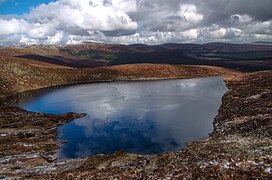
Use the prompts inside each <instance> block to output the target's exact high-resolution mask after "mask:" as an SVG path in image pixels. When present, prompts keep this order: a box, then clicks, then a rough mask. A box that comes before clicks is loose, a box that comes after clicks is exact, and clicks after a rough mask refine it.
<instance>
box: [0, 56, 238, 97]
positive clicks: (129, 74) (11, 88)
mask: <svg viewBox="0 0 272 180" xmlns="http://www.w3.org/2000/svg"><path fill="white" fill-rule="evenodd" d="M0 70H1V71H0V95H8V94H13V93H16V92H21V91H26V90H31V89H38V88H43V87H48V86H54V85H62V84H72V83H80V82H97V81H116V80H137V79H165V78H194V77H209V76H226V77H227V78H232V77H235V76H236V75H239V74H240V73H238V72H236V71H234V70H230V69H225V68H220V67H210V66H185V65H164V64H156V65H155V64H134V65H118V66H109V67H97V68H90V69H61V68H56V67H54V66H52V67H50V68H48V67H37V66H36V65H35V66H33V65H31V64H29V63H25V62H22V61H21V60H18V59H16V58H14V59H12V58H9V59H8V60H7V59H0Z"/></svg>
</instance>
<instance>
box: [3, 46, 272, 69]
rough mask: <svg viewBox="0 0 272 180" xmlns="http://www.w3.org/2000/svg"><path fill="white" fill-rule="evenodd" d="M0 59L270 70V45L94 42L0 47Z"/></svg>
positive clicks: (72, 64) (60, 64)
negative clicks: (154, 44) (150, 44)
mask: <svg viewBox="0 0 272 180" xmlns="http://www.w3.org/2000/svg"><path fill="white" fill-rule="evenodd" d="M0 58H16V59H20V60H21V61H24V62H27V63H31V64H32V65H37V66H41V64H40V63H41V62H42V63H43V66H48V64H54V65H55V66H58V67H63V66H65V67H69V68H90V67H101V66H112V65H122V64H138V63H155V64H183V65H211V66H221V67H227V68H232V69H236V70H240V71H245V72H252V71H256V70H271V69H272V46H271V45H267V44H257V43H255V44H226V43H208V44H203V45H200V44H162V45H156V46H148V45H143V44H134V45H121V44H97V43H86V44H81V45H65V46H44V45H40V46H38V45H33V46H21V47H2V48H0Z"/></svg>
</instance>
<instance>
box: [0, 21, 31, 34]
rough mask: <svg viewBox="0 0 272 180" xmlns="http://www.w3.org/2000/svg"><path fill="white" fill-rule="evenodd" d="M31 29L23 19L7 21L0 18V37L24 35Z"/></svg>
mask: <svg viewBox="0 0 272 180" xmlns="http://www.w3.org/2000/svg"><path fill="white" fill-rule="evenodd" d="M29 28H30V27H29V24H28V23H27V22H26V21H25V20H23V19H14V18H12V19H10V20H5V19H1V18H0V36H7V35H11V34H18V33H24V32H26V31H27V30H28V29H29Z"/></svg>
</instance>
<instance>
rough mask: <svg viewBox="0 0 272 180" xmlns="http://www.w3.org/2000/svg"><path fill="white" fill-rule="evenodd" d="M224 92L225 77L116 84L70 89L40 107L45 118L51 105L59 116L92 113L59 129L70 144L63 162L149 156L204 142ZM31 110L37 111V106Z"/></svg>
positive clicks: (63, 152)
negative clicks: (123, 153)
mask: <svg viewBox="0 0 272 180" xmlns="http://www.w3.org/2000/svg"><path fill="white" fill-rule="evenodd" d="M226 90H227V88H226V86H225V84H224V82H223V78H221V77H215V78H205V79H187V80H169V81H152V82H115V83H102V84H84V85H76V86H70V87H66V88H63V89H59V90H57V91H54V92H51V93H49V94H47V95H46V98H45V99H44V98H43V99H39V98H37V99H36V102H39V103H38V104H39V108H41V109H42V111H43V112H46V109H47V108H46V105H48V104H53V105H54V109H59V110H60V111H65V110H66V111H65V112H67V111H74V112H86V113H88V116H87V117H85V118H82V119H78V120H75V121H73V122H70V123H68V124H66V125H64V126H63V127H61V129H62V130H63V131H64V133H63V136H61V137H60V138H59V139H60V140H64V139H65V140H68V141H69V142H68V143H67V144H65V145H63V146H62V148H61V149H60V150H59V157H60V158H76V157H84V156H87V155H90V154H97V153H113V152H114V151H116V150H125V151H128V152H132V153H146V154H150V153H158V152H162V151H172V150H175V149H177V148H181V147H184V145H185V142H187V141H191V140H197V139H203V138H206V137H207V136H208V133H210V132H211V131H212V120H213V118H214V117H215V116H216V114H217V110H218V109H219V106H220V104H221V97H222V96H223V94H224V93H225V92H226ZM31 106H32V108H34V109H35V101H34V102H32V103H31ZM41 106H44V107H41ZM63 107H64V108H63ZM48 110H49V111H50V108H49V109H48Z"/></svg>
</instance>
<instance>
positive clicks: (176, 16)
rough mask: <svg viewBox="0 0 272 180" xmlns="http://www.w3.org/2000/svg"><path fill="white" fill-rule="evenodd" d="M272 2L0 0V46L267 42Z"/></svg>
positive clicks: (270, 33) (271, 31) (271, 29)
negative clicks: (91, 43) (98, 43)
mask: <svg viewBox="0 0 272 180" xmlns="http://www.w3.org/2000/svg"><path fill="white" fill-rule="evenodd" d="M271 7H272V0H55V1H50V0H0V45H5V44H77V43H81V42H102V43H121V44H135V43H142V44H151V45H152V44H162V43H207V42H231V43H236V42H237V43H248V42H254V41H272V10H271Z"/></svg>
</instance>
